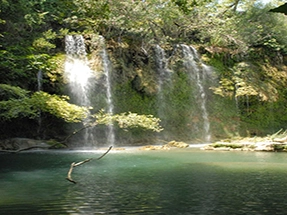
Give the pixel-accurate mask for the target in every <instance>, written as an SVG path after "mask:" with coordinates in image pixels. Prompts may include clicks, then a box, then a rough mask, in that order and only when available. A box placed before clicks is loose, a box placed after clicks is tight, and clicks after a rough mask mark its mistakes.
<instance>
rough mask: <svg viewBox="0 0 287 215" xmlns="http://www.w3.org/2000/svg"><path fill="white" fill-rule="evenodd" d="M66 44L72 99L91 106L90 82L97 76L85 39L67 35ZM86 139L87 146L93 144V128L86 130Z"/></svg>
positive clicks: (68, 79) (66, 72)
mask: <svg viewBox="0 0 287 215" xmlns="http://www.w3.org/2000/svg"><path fill="white" fill-rule="evenodd" d="M65 43H66V49H65V50H66V54H67V59H66V62H65V78H66V79H67V81H68V85H69V89H70V92H71V97H72V98H73V99H74V100H75V103H76V104H77V105H81V106H87V107H88V106H91V102H90V99H89V93H90V89H91V83H90V81H91V80H92V79H94V78H95V75H94V72H93V71H92V70H91V69H90V67H89V65H88V60H87V53H86V48H85V42H84V38H83V36H82V35H67V36H66V38H65ZM86 123H87V122H84V124H86ZM84 139H85V144H93V142H94V136H93V132H92V130H91V128H87V129H85V135H84Z"/></svg>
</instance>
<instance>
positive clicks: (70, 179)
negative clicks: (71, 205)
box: [66, 146, 112, 184]
mask: <svg viewBox="0 0 287 215" xmlns="http://www.w3.org/2000/svg"><path fill="white" fill-rule="evenodd" d="M111 149H112V146H110V147H109V148H108V150H107V151H106V152H105V153H104V154H102V155H101V156H100V157H98V158H96V159H93V158H89V159H86V160H83V161H80V162H78V163H75V162H73V163H71V166H70V169H69V171H68V175H67V177H66V179H67V180H68V181H70V182H72V183H74V184H76V183H77V182H76V181H75V180H73V179H72V172H73V169H74V167H76V166H80V165H82V164H84V163H87V162H90V161H91V160H100V159H101V158H103V157H104V156H105V155H106V154H108V153H109V151H110V150H111Z"/></svg>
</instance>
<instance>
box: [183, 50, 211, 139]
mask: <svg viewBox="0 0 287 215" xmlns="http://www.w3.org/2000/svg"><path fill="white" fill-rule="evenodd" d="M179 46H180V47H181V49H182V53H183V56H184V66H185V67H186V69H187V70H188V72H189V73H190V75H191V79H193V80H194V82H195V83H196V88H197V95H196V100H197V102H198V105H199V107H200V109H201V115H202V119H203V130H204V138H205V141H207V142H209V141H210V138H211V135H210V122H209V117H208V112H207V108H206V93H205V89H204V85H203V81H204V80H205V78H206V77H205V76H206V73H207V72H208V70H209V68H208V66H207V65H205V64H204V63H203V62H201V61H200V59H199V56H198V54H197V51H196V50H195V49H194V48H193V47H190V46H187V45H184V44H182V45H179Z"/></svg>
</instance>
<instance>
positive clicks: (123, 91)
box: [88, 39, 237, 144]
mask: <svg viewBox="0 0 287 215" xmlns="http://www.w3.org/2000/svg"><path fill="white" fill-rule="evenodd" d="M88 44H89V45H90V48H88V49H89V50H91V53H90V59H91V60H92V61H93V62H98V63H97V64H94V66H93V68H94V69H95V70H97V71H103V66H101V63H99V62H100V61H101V60H102V59H101V57H100V55H99V54H98V53H99V50H100V49H101V46H100V45H99V44H97V40H96V39H90V41H89V42H88ZM106 48H107V53H108V56H109V59H110V62H111V67H112V72H111V80H110V81H111V86H112V87H111V90H112V100H113V108H114V112H115V113H121V112H129V111H130V112H135V113H138V114H151V115H154V116H155V117H158V118H160V119H161V125H162V126H163V127H164V131H162V132H161V133H160V134H151V133H147V132H146V131H140V130H138V129H133V130H130V131H129V132H126V131H122V130H117V129H116V130H115V132H116V139H117V140H118V144H119V143H120V142H124V143H125V144H126V143H127V142H133V143H134V144H136V142H141V143H142V142H146V143H148V142H149V143H150V142H151V141H152V143H154V142H156V139H164V140H167V141H168V140H170V139H177V140H182V141H189V142H192V141H195V142H206V141H210V140H211V139H212V138H216V137H217V136H224V135H225V130H224V126H226V124H229V122H230V120H229V121H227V122H223V121H224V118H222V116H221V115H222V112H218V111H217V110H219V109H222V107H225V108H227V109H228V112H229V114H230V115H234V118H236V117H235V116H236V114H237V112H236V110H235V105H234V104H233V103H230V101H229V100H228V99H227V100H224V99H222V98H221V97H219V96H217V95H215V94H214V93H213V92H212V90H211V89H210V88H212V87H215V86H216V81H215V79H216V76H217V75H216V72H215V71H213V68H212V67H211V66H208V65H206V64H205V63H204V62H203V60H202V59H201V56H200V54H199V53H197V50H196V49H195V48H194V47H192V46H189V45H184V44H179V45H178V44H175V45H165V46H160V45H158V44H146V45H145V46H143V45H142V44H137V43H135V42H133V43H131V44H128V43H120V42H115V41H113V40H109V41H106ZM95 59H96V60H95ZM101 90H102V89H95V90H94V91H93V95H92V97H93V99H91V100H94V101H96V102H95V103H94V104H93V106H94V109H95V110H98V109H106V108H105V107H104V104H102V106H101V105H99V104H100V102H99V100H97V99H96V97H97V93H99V92H101ZM221 118H222V120H221ZM214 119H215V120H214ZM219 119H220V120H219ZM226 127H227V128H232V129H235V128H234V124H233V127H232V126H226ZM232 129H231V130H229V132H230V133H232V132H235V131H234V130H232ZM103 141H104V140H103Z"/></svg>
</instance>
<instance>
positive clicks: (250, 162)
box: [0, 149, 287, 215]
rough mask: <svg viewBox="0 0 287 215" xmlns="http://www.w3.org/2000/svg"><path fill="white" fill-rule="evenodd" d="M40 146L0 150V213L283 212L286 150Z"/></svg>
mask: <svg viewBox="0 0 287 215" xmlns="http://www.w3.org/2000/svg"><path fill="white" fill-rule="evenodd" d="M103 152H104V151H48V152H47V151H39V152H33V153H31V152H24V153H21V154H1V155H0V185H1V188H0V189H1V192H0V214H172V215H173V214H203V215H206V214H214V215H219V214H220V215H224V214H228V215H230V214H286V208H287V201H286V199H285V197H286V190H287V189H286V184H287V164H286V159H287V154H285V153H264V152H218V151H201V150H198V149H185V150H183V149H181V150H180V149H178V150H170V151H139V150H135V149H133V150H125V151H111V152H110V153H109V154H107V155H106V156H105V157H104V158H102V159H101V160H98V161H97V160H92V161H91V162H89V163H86V164H84V165H82V166H79V167H76V168H75V169H74V171H73V173H72V177H73V179H74V180H75V181H77V182H78V183H77V184H72V183H70V182H69V181H67V180H65V177H66V176H67V172H68V170H69V167H70V164H71V163H72V162H78V161H82V160H85V159H87V158H97V157H99V156H100V155H101V154H102V153H103Z"/></svg>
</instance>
